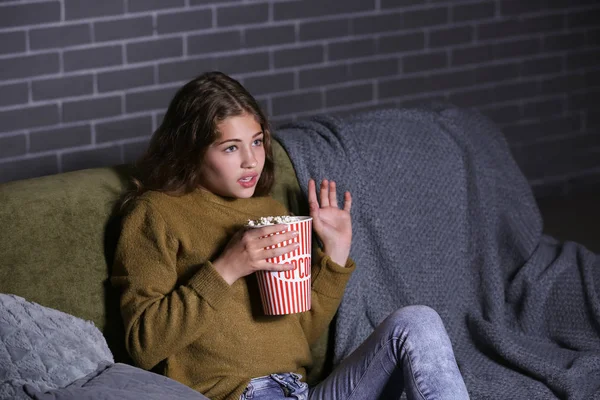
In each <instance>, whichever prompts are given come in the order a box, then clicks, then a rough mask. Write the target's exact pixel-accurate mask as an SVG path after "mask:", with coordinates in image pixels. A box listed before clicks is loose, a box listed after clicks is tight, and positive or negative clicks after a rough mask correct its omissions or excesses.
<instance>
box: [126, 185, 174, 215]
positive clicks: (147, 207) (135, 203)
mask: <svg viewBox="0 0 600 400" xmlns="http://www.w3.org/2000/svg"><path fill="white" fill-rule="evenodd" d="M178 202H179V200H178V196H173V195H170V194H167V193H164V192H159V191H156V190H148V191H146V192H144V193H143V194H141V195H140V196H138V197H137V198H135V199H134V200H132V202H131V204H130V205H129V207H128V212H127V213H128V214H129V213H132V212H135V211H137V212H142V211H143V212H144V213H159V214H162V213H168V211H169V210H170V209H172V208H173V206H174V205H175V204H176V203H178Z"/></svg>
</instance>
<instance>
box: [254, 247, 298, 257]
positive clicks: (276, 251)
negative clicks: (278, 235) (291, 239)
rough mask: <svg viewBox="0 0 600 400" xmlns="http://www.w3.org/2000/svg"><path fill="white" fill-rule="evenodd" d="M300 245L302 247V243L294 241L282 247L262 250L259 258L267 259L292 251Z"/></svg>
mask: <svg viewBox="0 0 600 400" xmlns="http://www.w3.org/2000/svg"><path fill="white" fill-rule="evenodd" d="M298 247H300V244H298V243H292V244H288V245H284V246H281V247H276V248H274V249H267V250H261V252H260V253H259V254H260V256H259V258H260V259H262V260H265V259H267V258H276V257H279V256H282V255H284V254H287V253H291V252H293V251H294V250H296V249H297V248H298Z"/></svg>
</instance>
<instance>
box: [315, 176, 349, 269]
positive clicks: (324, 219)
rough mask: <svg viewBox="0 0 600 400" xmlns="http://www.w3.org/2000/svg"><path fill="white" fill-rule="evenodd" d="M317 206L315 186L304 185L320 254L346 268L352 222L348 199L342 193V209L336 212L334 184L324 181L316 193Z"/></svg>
mask: <svg viewBox="0 0 600 400" xmlns="http://www.w3.org/2000/svg"><path fill="white" fill-rule="evenodd" d="M319 198H320V206H319V202H318V201H317V190H316V184H315V181H314V180H313V179H310V180H309V181H308V205H309V207H310V216H311V217H312V219H313V227H314V229H315V232H316V233H317V235H319V238H320V239H321V241H322V242H323V251H324V252H325V254H327V255H328V256H329V257H331V260H332V261H333V262H335V263H337V264H339V265H341V266H344V265H345V264H346V261H347V260H348V255H349V254H350V246H351V244H352V219H351V218H350V208H351V207H352V196H351V195H350V192H346V193H344V208H342V209H340V208H339V207H338V202H337V193H336V187H335V182H334V181H327V179H324V180H323V181H322V182H321V188H320V193H319Z"/></svg>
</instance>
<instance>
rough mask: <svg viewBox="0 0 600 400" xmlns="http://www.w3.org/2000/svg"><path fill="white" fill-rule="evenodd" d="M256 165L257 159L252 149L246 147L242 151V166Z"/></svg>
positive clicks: (250, 166)
mask: <svg viewBox="0 0 600 400" xmlns="http://www.w3.org/2000/svg"><path fill="white" fill-rule="evenodd" d="M257 165H258V161H257V160H256V157H255V156H254V151H253V150H252V149H248V150H247V151H246V152H245V153H244V158H243V159H242V168H255V167H256V166H257Z"/></svg>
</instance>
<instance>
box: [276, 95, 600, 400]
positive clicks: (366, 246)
mask: <svg viewBox="0 0 600 400" xmlns="http://www.w3.org/2000/svg"><path fill="white" fill-rule="evenodd" d="M275 137H276V139H277V140H278V141H279V142H280V143H281V144H282V145H283V147H284V148H285V150H286V151H287V152H288V154H289V156H290V159H291V161H292V164H293V166H294V168H295V171H296V174H297V177H298V180H299V182H300V184H301V187H302V190H303V191H304V194H305V195H306V190H307V182H308V179H309V177H312V178H315V179H316V180H317V181H320V180H321V179H323V178H328V179H334V180H335V181H336V183H337V184H338V188H339V191H340V192H342V191H344V190H350V191H351V193H352V195H353V206H352V207H353V208H352V219H353V245H352V250H351V253H350V255H351V257H352V258H353V259H354V260H355V261H356V263H357V269H356V271H355V272H354V274H353V276H352V278H351V279H350V282H349V283H348V286H347V289H346V292H345V295H344V298H343V301H342V304H341V306H340V309H339V312H338V315H337V319H336V325H335V351H334V358H335V360H334V363H338V362H339V361H340V360H341V359H343V358H344V357H346V356H347V355H349V354H350V353H351V352H352V351H353V350H354V349H355V348H356V347H357V346H358V345H359V344H360V343H361V342H362V341H363V340H364V339H365V338H366V337H367V336H368V335H369V334H370V333H371V332H372V331H373V329H374V328H375V327H376V326H377V324H378V323H380V322H381V321H382V320H383V319H384V318H385V317H386V316H387V315H388V314H390V313H391V312H393V311H394V310H396V309H397V308H399V307H402V306H406V305H411V304H425V305H428V306H431V307H433V308H434V309H435V310H437V312H438V313H439V314H440V316H441V317H442V319H443V321H444V323H445V326H446V329H447V331H448V334H449V336H450V339H451V341H452V344H453V347H454V351H455V355H456V359H457V362H458V364H459V366H460V369H461V371H462V373H463V376H464V380H465V383H466V385H467V388H468V390H469V393H470V395H471V398H472V399H502V400H504V399H555V398H560V399H569V400H571V399H573V400H575V399H590V398H594V399H600V299H599V297H598V296H599V292H600V257H598V256H597V255H596V254H594V253H592V252H591V251H589V250H587V249H586V248H584V247H583V246H582V245H579V244H577V243H573V242H566V243H559V242H558V241H556V240H555V239H553V238H551V237H548V236H545V235H543V234H542V220H541V216H540V213H539V210H538V208H537V205H536V202H535V200H534V197H533V195H532V192H531V189H530V186H529V184H528V182H527V180H526V179H525V177H524V176H523V174H522V172H521V171H520V169H519V168H518V166H517V165H516V163H515V161H514V159H513V158H512V156H511V153H510V150H509V147H508V145H507V143H506V142H505V140H504V138H503V136H502V133H501V132H500V130H499V129H498V128H497V126H495V125H494V124H493V123H492V122H491V121H490V120H488V119H487V118H485V117H484V116H482V115H480V114H478V113H476V112H474V111H466V110H460V109H457V108H453V107H446V106H445V107H438V108H431V109H390V110H382V111H373V112H367V113H363V114H359V115H356V116H351V117H345V118H335V117H318V118H315V119H312V120H308V121H300V122H295V123H292V124H290V125H287V126H284V127H282V128H281V129H279V130H278V131H277V132H276V134H275Z"/></svg>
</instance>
